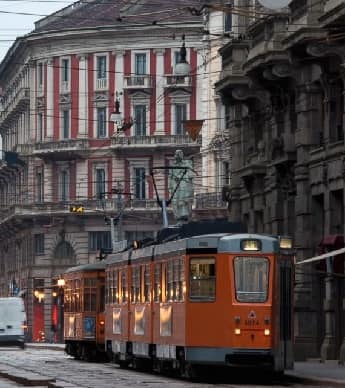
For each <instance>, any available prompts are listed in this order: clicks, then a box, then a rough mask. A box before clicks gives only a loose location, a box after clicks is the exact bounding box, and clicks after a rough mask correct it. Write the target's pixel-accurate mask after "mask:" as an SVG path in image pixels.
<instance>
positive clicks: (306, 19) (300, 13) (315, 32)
mask: <svg viewBox="0 0 345 388" xmlns="http://www.w3.org/2000/svg"><path fill="white" fill-rule="evenodd" d="M324 2H325V1H317V2H314V3H313V4H311V3H312V2H311V1H310V0H293V1H291V3H290V4H289V8H290V17H291V18H290V21H289V23H288V25H287V31H286V37H285V38H284V41H283V44H284V47H285V48H286V49H287V48H289V47H291V46H293V45H297V44H298V43H300V42H304V41H307V40H308V41H309V40H312V41H314V40H318V39H322V38H323V37H326V36H327V33H326V31H323V30H322V29H321V27H322V26H321V23H320V21H319V18H320V17H321V16H322V14H323V12H324Z"/></svg>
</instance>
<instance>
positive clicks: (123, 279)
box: [120, 270, 128, 303]
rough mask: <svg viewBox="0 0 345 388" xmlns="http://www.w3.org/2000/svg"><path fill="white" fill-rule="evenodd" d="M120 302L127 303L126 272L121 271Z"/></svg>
mask: <svg viewBox="0 0 345 388" xmlns="http://www.w3.org/2000/svg"><path fill="white" fill-rule="evenodd" d="M120 276H121V277H120V279H121V302H122V303H127V301H128V284H127V272H126V270H122V271H121V275H120Z"/></svg>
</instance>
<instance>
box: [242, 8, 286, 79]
mask: <svg viewBox="0 0 345 388" xmlns="http://www.w3.org/2000/svg"><path fill="white" fill-rule="evenodd" d="M288 20H289V16H288V14H287V13H277V14H273V15H271V16H266V17H263V18H260V19H259V20H257V21H256V22H255V23H253V24H252V25H251V26H250V27H249V28H248V33H249V34H250V35H251V36H253V40H252V45H251V48H250V50H249V53H248V57H247V58H246V61H245V62H244V63H243V70H244V71H245V72H246V73H249V72H252V71H255V70H257V69H258V68H259V67H260V66H263V67H266V66H267V65H269V64H271V63H272V62H273V63H274V62H279V63H280V62H281V61H283V62H285V61H288V59H289V57H288V54H287V53H286V51H285V50H284V48H283V45H282V41H283V39H284V37H285V30H286V25H287V22H288Z"/></svg>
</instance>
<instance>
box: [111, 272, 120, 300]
mask: <svg viewBox="0 0 345 388" xmlns="http://www.w3.org/2000/svg"><path fill="white" fill-rule="evenodd" d="M111 303H119V271H118V270H115V271H114V272H113V283H112V299H111Z"/></svg>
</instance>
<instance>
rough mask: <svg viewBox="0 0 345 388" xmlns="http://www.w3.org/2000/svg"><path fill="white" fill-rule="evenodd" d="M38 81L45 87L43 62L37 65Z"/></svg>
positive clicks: (39, 85)
mask: <svg viewBox="0 0 345 388" xmlns="http://www.w3.org/2000/svg"><path fill="white" fill-rule="evenodd" d="M37 83H38V87H39V88H42V87H43V63H42V62H40V63H39V64H38V67H37Z"/></svg>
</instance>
